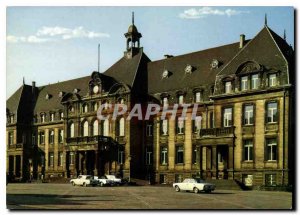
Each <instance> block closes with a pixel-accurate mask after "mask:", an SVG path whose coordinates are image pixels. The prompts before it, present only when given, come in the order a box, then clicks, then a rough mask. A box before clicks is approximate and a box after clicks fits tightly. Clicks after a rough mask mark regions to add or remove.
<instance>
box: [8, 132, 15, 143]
mask: <svg viewBox="0 0 300 215" xmlns="http://www.w3.org/2000/svg"><path fill="white" fill-rule="evenodd" d="M8 144H9V145H12V144H14V133H13V132H9V133H8Z"/></svg>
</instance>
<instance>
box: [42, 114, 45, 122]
mask: <svg viewBox="0 0 300 215" xmlns="http://www.w3.org/2000/svg"><path fill="white" fill-rule="evenodd" d="M41 122H45V114H44V113H43V114H41Z"/></svg>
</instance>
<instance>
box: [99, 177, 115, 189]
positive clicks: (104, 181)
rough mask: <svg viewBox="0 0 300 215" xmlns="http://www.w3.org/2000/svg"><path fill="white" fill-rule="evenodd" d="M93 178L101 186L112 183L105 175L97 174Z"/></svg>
mask: <svg viewBox="0 0 300 215" xmlns="http://www.w3.org/2000/svg"><path fill="white" fill-rule="evenodd" d="M94 179H95V180H97V182H98V184H99V185H100V186H101V187H104V186H107V185H110V186H111V185H113V184H114V182H113V181H112V180H109V179H107V178H106V177H105V176H102V177H100V178H99V177H98V176H94Z"/></svg>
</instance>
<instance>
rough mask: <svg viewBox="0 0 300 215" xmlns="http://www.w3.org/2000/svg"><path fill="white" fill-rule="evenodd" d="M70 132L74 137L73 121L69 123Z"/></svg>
mask: <svg viewBox="0 0 300 215" xmlns="http://www.w3.org/2000/svg"><path fill="white" fill-rule="evenodd" d="M69 134H70V137H74V136H75V132H74V123H73V122H72V123H71V124H70V125H69Z"/></svg>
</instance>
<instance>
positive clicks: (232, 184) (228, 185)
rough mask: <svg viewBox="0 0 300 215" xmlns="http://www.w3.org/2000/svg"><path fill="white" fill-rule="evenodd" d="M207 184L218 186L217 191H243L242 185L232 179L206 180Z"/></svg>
mask: <svg viewBox="0 0 300 215" xmlns="http://www.w3.org/2000/svg"><path fill="white" fill-rule="evenodd" d="M205 182H208V183H212V184H214V185H216V190H242V188H241V187H240V185H239V184H238V183H237V182H236V181H235V180H232V179H228V180H225V179H219V180H215V179H206V180H205Z"/></svg>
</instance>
